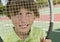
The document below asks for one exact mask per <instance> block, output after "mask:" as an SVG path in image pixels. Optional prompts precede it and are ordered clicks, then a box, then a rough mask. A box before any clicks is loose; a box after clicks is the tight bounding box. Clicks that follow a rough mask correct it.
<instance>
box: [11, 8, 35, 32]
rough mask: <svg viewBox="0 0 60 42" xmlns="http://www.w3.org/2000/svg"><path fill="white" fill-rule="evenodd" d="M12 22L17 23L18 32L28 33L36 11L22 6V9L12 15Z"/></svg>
mask: <svg viewBox="0 0 60 42" xmlns="http://www.w3.org/2000/svg"><path fill="white" fill-rule="evenodd" d="M11 19H12V22H13V24H14V25H15V29H16V31H17V32H25V33H27V32H28V31H29V30H30V27H31V25H32V23H33V21H34V19H35V16H34V12H33V11H28V10H26V9H24V8H21V9H20V11H19V12H18V13H17V14H15V15H14V16H11Z"/></svg>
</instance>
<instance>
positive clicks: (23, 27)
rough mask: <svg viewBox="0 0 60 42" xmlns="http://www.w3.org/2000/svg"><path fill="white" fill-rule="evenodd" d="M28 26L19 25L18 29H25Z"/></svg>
mask: <svg viewBox="0 0 60 42" xmlns="http://www.w3.org/2000/svg"><path fill="white" fill-rule="evenodd" d="M28 26H29V24H26V25H19V27H22V28H21V29H25V28H27V27H28Z"/></svg>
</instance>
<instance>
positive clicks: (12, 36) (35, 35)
mask: <svg viewBox="0 0 60 42" xmlns="http://www.w3.org/2000/svg"><path fill="white" fill-rule="evenodd" d="M45 36H46V33H45V32H44V31H43V30H42V28H39V27H31V32H30V34H29V36H28V37H27V38H26V39H25V40H24V41H23V40H21V39H20V38H19V37H18V36H17V34H16V33H15V31H14V30H13V31H12V32H11V33H8V34H6V36H5V38H4V42H40V38H42V37H45Z"/></svg>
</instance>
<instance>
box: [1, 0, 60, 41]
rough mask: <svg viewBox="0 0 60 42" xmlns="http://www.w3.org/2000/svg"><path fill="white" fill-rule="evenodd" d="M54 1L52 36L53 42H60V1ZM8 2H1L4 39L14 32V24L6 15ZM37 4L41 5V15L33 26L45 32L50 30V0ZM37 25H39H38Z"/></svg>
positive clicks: (43, 0) (3, 0)
mask: <svg viewBox="0 0 60 42" xmlns="http://www.w3.org/2000/svg"><path fill="white" fill-rule="evenodd" d="M52 1H53V15H54V17H53V19H54V24H53V29H52V32H51V35H50V38H51V39H52V42H60V0H52ZM7 2H8V0H0V36H1V37H2V39H4V36H5V34H6V33H10V32H11V31H12V26H13V24H12V22H11V20H10V19H9V18H8V17H7V16H6V15H5V14H6V12H5V11H6V10H5V9H6V7H5V5H6V4H7ZM36 3H38V4H37V5H39V7H40V8H39V13H40V18H37V19H36V20H35V21H34V24H33V26H37V27H40V28H43V29H44V30H45V31H47V30H48V28H49V21H50V10H49V5H48V0H37V1H36ZM36 24H37V25H36Z"/></svg>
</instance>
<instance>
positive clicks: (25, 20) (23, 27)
mask: <svg viewBox="0 0 60 42" xmlns="http://www.w3.org/2000/svg"><path fill="white" fill-rule="evenodd" d="M7 11H8V14H7V16H8V17H9V18H10V19H11V20H12V23H13V25H14V27H13V31H12V32H11V33H10V34H6V38H5V42H51V40H48V39H44V37H45V36H46V35H45V33H44V31H43V30H42V29H40V28H38V27H32V24H33V21H34V20H35V18H37V17H39V12H38V8H37V5H36V3H35V2H34V0H10V1H9V2H8V4H7Z"/></svg>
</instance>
